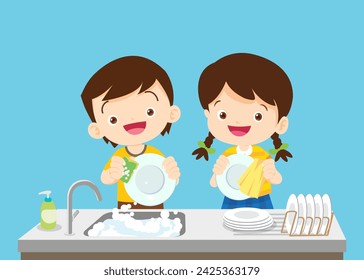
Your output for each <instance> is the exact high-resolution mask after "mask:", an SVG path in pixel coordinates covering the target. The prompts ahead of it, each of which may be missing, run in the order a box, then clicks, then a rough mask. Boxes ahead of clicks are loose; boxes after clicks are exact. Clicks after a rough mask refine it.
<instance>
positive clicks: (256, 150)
mask: <svg viewBox="0 0 364 280" xmlns="http://www.w3.org/2000/svg"><path fill="white" fill-rule="evenodd" d="M250 156H251V157H252V158H259V159H268V158H271V156H270V154H268V152H267V151H266V150H264V149H263V148H262V147H259V146H253V151H252V154H251V155H250Z"/></svg>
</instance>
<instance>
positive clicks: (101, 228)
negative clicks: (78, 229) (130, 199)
mask: <svg viewBox="0 0 364 280" xmlns="http://www.w3.org/2000/svg"><path fill="white" fill-rule="evenodd" d="M129 205H130V204H129ZM123 206H124V205H122V206H121V208H120V210H121V211H123V210H124V209H126V208H128V205H125V207H123ZM169 214H170V213H169V212H168V211H167V210H162V211H161V212H160V217H158V218H150V219H144V220H142V219H135V218H134V212H131V213H122V212H120V211H119V210H118V209H113V211H112V219H107V220H105V221H104V222H99V223H97V224H95V225H94V226H93V228H92V229H91V230H89V232H88V235H89V236H109V237H110V236H134V237H135V236H137V237H172V236H179V235H180V231H181V229H182V223H181V219H180V218H174V219H171V218H169V216H170V215H169Z"/></svg>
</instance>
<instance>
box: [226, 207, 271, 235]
mask: <svg viewBox="0 0 364 280" xmlns="http://www.w3.org/2000/svg"><path fill="white" fill-rule="evenodd" d="M272 225H273V218H272V216H271V215H270V214H269V213H268V212H267V211H265V210H262V209H257V208H235V209H232V210H228V211H226V212H225V214H224V226H225V227H226V228H228V229H230V230H244V231H245V230H263V229H266V228H269V227H270V226H272Z"/></svg>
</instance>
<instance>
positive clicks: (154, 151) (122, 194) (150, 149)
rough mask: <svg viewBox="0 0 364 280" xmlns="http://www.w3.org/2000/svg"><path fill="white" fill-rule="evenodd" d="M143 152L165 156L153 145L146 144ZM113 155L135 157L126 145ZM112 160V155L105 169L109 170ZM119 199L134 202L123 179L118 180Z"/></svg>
mask: <svg viewBox="0 0 364 280" xmlns="http://www.w3.org/2000/svg"><path fill="white" fill-rule="evenodd" d="M142 154H157V155H161V156H163V157H164V155H163V154H162V152H161V151H159V150H158V149H156V148H154V147H152V146H146V148H145V151H144V152H143V153H142ZM113 156H118V157H121V158H124V157H133V155H131V154H129V153H128V151H127V150H126V148H125V147H122V148H120V149H118V150H117V151H116V152H115V153H114V154H113V155H112V157H113ZM110 161H111V157H110V159H109V161H108V162H107V163H106V165H105V167H104V170H107V169H109V168H110ZM117 200H118V201H122V202H130V203H133V202H134V200H133V199H132V198H131V197H130V196H129V195H128V193H127V192H126V190H125V185H124V182H122V181H121V180H119V181H118V186H117Z"/></svg>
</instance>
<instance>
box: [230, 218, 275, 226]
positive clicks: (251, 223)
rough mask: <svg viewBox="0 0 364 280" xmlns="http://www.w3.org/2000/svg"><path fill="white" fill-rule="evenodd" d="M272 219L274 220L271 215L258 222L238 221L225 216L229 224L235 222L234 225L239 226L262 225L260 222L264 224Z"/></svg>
mask: <svg viewBox="0 0 364 280" xmlns="http://www.w3.org/2000/svg"><path fill="white" fill-rule="evenodd" d="M270 220H272V217H271V216H269V217H267V218H266V219H264V220H262V221H258V222H237V221H232V220H229V219H227V218H225V217H224V221H225V222H227V223H229V224H233V225H238V226H251V225H260V224H264V223H267V222H269V221H270Z"/></svg>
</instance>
